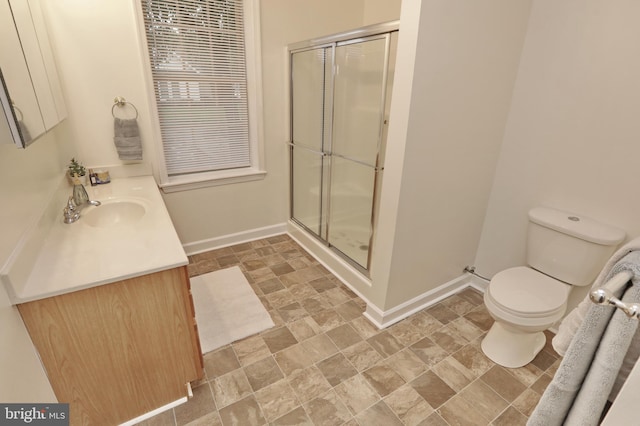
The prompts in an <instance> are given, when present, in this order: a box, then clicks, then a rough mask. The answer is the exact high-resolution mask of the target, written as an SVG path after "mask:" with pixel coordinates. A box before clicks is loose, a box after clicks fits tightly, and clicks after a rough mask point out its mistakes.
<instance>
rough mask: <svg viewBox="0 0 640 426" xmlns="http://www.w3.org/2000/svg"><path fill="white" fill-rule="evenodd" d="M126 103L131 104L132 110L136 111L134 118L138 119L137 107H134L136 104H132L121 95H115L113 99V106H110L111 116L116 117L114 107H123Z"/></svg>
mask: <svg viewBox="0 0 640 426" xmlns="http://www.w3.org/2000/svg"><path fill="white" fill-rule="evenodd" d="M126 105H131V107H132V108H133V110H134V111H135V112H136V116H135V119H138V108H136V106H135V105H134V104H132V103H131V102H129V101H127V100H126V99H125V98H123V97H122V96H116V97H115V98H114V99H113V106H112V107H111V115H112V116H113V118H117V117H116V114H115V109H116V107H124V106H126Z"/></svg>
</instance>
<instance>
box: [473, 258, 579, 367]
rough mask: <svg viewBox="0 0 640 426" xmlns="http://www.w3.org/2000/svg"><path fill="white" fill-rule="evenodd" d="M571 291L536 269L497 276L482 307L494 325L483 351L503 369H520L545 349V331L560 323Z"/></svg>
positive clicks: (486, 294) (509, 271)
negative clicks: (484, 307)
mask: <svg viewBox="0 0 640 426" xmlns="http://www.w3.org/2000/svg"><path fill="white" fill-rule="evenodd" d="M570 290H571V287H570V286H569V285H568V284H565V283H563V282H561V281H558V280H556V279H554V278H551V277H549V276H547V275H544V274H543V273H541V272H538V271H536V270H535V269H532V268H529V267H526V266H519V267H515V268H510V269H506V270H504V271H502V272H499V273H498V274H496V275H495V276H494V277H493V279H492V280H491V283H490V285H489V287H488V288H487V290H486V292H485V294H484V303H485V305H486V307H487V310H488V311H489V314H490V315H491V316H492V317H493V319H494V320H495V321H496V322H495V323H494V325H493V326H492V327H491V329H490V330H489V332H488V333H487V336H486V337H485V338H484V339H483V341H482V343H481V347H482V351H483V352H484V353H485V354H486V355H487V356H488V357H489V358H490V359H492V360H493V361H494V362H496V363H497V364H500V365H502V366H504V367H509V368H518V367H522V366H524V365H526V364H528V363H529V362H531V361H532V360H533V358H535V356H536V355H537V354H538V352H540V350H541V349H542V348H543V347H544V345H545V342H546V338H545V335H544V333H543V331H544V330H546V329H548V328H549V327H551V326H552V325H553V324H554V323H555V322H556V321H558V320H560V319H561V318H562V316H563V315H564V313H565V310H566V307H567V298H568V296H569V291H570Z"/></svg>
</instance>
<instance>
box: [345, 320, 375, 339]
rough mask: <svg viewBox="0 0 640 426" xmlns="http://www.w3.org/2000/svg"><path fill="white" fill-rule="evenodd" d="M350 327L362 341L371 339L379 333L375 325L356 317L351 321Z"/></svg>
mask: <svg viewBox="0 0 640 426" xmlns="http://www.w3.org/2000/svg"><path fill="white" fill-rule="evenodd" d="M351 326H352V327H353V329H354V330H355V331H356V332H357V333H358V334H359V335H360V336H362V338H363V339H368V338H370V337H373V336H375V335H376V334H378V333H379V332H380V330H378V328H376V326H375V325H373V324H371V321H369V320H368V319H366V318H365V317H358V318H356V319H354V320H353V321H351Z"/></svg>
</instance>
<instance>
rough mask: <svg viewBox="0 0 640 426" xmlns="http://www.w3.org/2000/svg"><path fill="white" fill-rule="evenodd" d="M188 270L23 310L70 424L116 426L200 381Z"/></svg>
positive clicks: (23, 306)
mask: <svg viewBox="0 0 640 426" xmlns="http://www.w3.org/2000/svg"><path fill="white" fill-rule="evenodd" d="M188 285H189V284H188V276H187V274H186V268H176V269H171V270H167V271H162V272H157V273H154V274H150V275H145V276H142V277H136V278H132V279H128V280H124V281H119V282H116V283H112V284H106V285H102V286H99V287H94V288H89V289H86V290H80V291H77V292H73V293H69V294H65V295H61V296H56V297H51V298H47V299H43V300H37V301H34V302H29V303H25V304H21V305H19V306H18V309H19V310H20V313H21V314H22V317H23V319H24V322H25V324H26V326H27V329H28V330H29V334H30V335H31V339H32V340H33V343H34V345H35V346H36V348H37V350H38V352H39V353H40V357H41V359H42V362H43V364H44V366H45V369H46V371H47V375H48V376H49V380H50V382H51V386H52V387H53V390H54V392H55V394H56V397H57V398H58V401H59V402H68V403H69V404H70V420H71V424H72V425H81V424H82V425H84V424H100V425H111V424H113V425H115V424H120V423H122V422H125V421H127V420H130V419H133V418H135V417H138V416H140V415H142V414H144V413H147V412H149V411H152V410H154V409H156V408H158V407H161V406H163V405H166V404H168V403H171V402H173V401H176V400H178V399H180V398H183V397H184V396H185V395H186V394H187V387H186V386H187V382H190V381H193V380H196V379H198V378H200V377H201V376H202V361H201V360H202V358H201V354H200V353H198V343H197V342H198V337H197V334H196V329H195V327H194V326H195V324H194V319H193V312H192V310H191V303H190V301H189V289H188Z"/></svg>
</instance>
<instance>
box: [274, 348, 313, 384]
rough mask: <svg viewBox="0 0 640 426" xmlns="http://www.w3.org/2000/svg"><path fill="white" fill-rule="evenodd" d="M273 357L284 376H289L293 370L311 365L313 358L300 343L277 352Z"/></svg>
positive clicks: (296, 370)
mask: <svg viewBox="0 0 640 426" xmlns="http://www.w3.org/2000/svg"><path fill="white" fill-rule="evenodd" d="M275 358H276V362H277V363H278V366H279V367H280V370H282V372H283V373H284V375H285V376H290V375H292V374H293V373H295V372H298V371H302V370H304V369H305V368H307V367H308V366H310V365H313V360H312V359H311V357H310V356H309V354H308V353H307V351H306V350H305V349H304V348H303V347H302V345H301V344H297V345H294V346H291V347H290V348H287V349H284V350H283V351H280V352H278V353H277V354H276V355H275Z"/></svg>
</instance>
